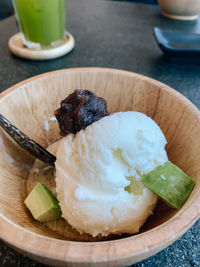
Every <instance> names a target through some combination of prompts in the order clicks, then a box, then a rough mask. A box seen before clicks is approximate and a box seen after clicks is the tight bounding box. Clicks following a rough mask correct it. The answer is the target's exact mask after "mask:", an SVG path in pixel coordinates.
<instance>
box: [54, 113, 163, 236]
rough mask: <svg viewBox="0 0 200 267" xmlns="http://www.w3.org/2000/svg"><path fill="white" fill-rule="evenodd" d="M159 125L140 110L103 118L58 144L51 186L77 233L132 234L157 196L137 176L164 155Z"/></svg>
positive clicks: (157, 162) (141, 174)
mask: <svg viewBox="0 0 200 267" xmlns="http://www.w3.org/2000/svg"><path fill="white" fill-rule="evenodd" d="M165 145H166V139H165V137H164V135H163V133H162V131H161V130H160V128H159V126H158V125H157V124H156V123H155V122H154V121H153V120H152V119H151V118H149V117H147V116H146V115H144V114H142V113H139V112H133V111H129V112H119V113H114V114H112V115H110V116H106V117H103V118H102V119H100V120H99V121H97V122H94V123H93V124H91V125H89V126H88V127H87V128H86V129H85V130H81V131H80V132H78V133H77V134H76V135H74V134H69V135H68V136H66V137H64V138H63V139H62V141H61V143H60V145H59V148H58V151H57V154H56V157H57V160H56V163H55V165H56V191H57V197H58V200H59V202H60V206H61V209H62V216H63V218H65V219H66V220H67V221H68V222H69V223H70V224H71V225H72V226H73V227H74V228H76V229H77V230H78V231H79V232H80V233H83V232H85V233H89V234H91V235H92V236H97V235H98V234H101V235H102V236H107V235H109V234H121V233H136V232H138V231H139V228H140V227H141V225H142V224H143V223H144V222H145V220H146V219H147V217H148V216H149V215H150V214H151V213H152V211H153V209H154V207H155V204H156V201H157V197H156V195H155V194H154V193H152V192H151V191H150V190H149V189H148V188H146V187H145V186H144V185H143V184H142V182H141V178H142V177H143V176H144V175H145V174H147V173H148V172H150V171H151V170H153V169H154V168H155V167H157V166H158V165H161V164H163V163H164V162H166V161H167V160H168V158H167V154H166V151H165Z"/></svg>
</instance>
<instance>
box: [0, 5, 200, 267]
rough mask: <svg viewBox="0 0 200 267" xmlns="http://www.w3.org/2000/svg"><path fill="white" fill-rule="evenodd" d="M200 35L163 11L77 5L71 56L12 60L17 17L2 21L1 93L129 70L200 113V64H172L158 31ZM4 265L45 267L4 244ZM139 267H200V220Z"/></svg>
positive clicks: (198, 23) (72, 10)
mask: <svg viewBox="0 0 200 267" xmlns="http://www.w3.org/2000/svg"><path fill="white" fill-rule="evenodd" d="M155 26H159V27H161V28H163V29H166V30H174V31H180V32H188V33H191V32H193V33H200V19H198V20H195V21H190V22H183V21H176V20H170V19H167V18H164V17H162V16H161V15H160V10H159V7H158V6H153V5H144V4H136V3H130V2H119V1H117V2H115V1H108V0H107V1H106V0H71V1H68V4H67V30H68V31H69V32H71V33H72V34H73V35H74V37H75V40H76V47H75V49H74V50H73V51H72V52H71V53H70V54H68V55H66V56H64V57H62V58H59V59H54V60H51V61H28V60H24V59H20V58H17V57H15V56H12V55H11V54H10V52H9V50H8V45H7V43H8V40H9V38H10V37H11V36H12V35H13V34H14V33H16V32H17V31H18V28H17V24H16V20H15V17H14V16H13V17H10V18H8V19H6V20H3V21H2V22H0V58H1V60H0V85H1V86H0V87H1V89H0V91H3V90H5V89H7V88H9V87H10V86H12V85H13V84H15V83H17V82H20V81H22V80H24V79H26V78H29V77H32V76H34V75H37V74H41V73H44V72H48V71H53V70H58V69H63V68H73V67H107V68H116V69H123V70H128V71H132V72H136V73H139V74H143V75H146V76H149V77H151V78H154V79H157V80H159V81H161V82H164V83H166V84H167V85H169V86H171V87H173V88H174V89H176V90H177V91H179V92H180V93H181V94H183V95H184V96H186V97H187V98H188V99H189V100H190V101H191V102H192V103H193V104H195V105H196V106H197V107H198V108H200V65H198V64H191V63H182V64H180V63H172V62H169V61H167V60H166V58H165V57H164V56H163V54H162V52H161V51H160V49H159V48H158V46H157V44H156V42H155V40H154V37H153V34H152V33H153V27H155ZM0 266H37V267H39V266H45V265H42V264H40V263H36V262H34V261H32V260H30V259H28V258H26V257H24V256H23V255H21V254H18V253H17V252H15V251H14V250H12V249H10V248H8V247H7V246H6V245H4V244H3V243H1V242H0ZM133 266H140V267H141V266H162V267H163V266H200V220H199V221H197V222H196V223H195V225H194V226H192V227H191V228H190V229H189V230H188V231H187V232H186V233H185V234H184V235H183V236H182V237H181V238H180V239H179V240H177V241H176V242H175V243H173V244H172V245H171V246H169V247H168V248H166V249H165V250H163V251H161V252H159V253H158V254H156V255H154V256H152V257H150V258H149V259H146V260H144V261H142V262H140V263H137V264H135V265H133Z"/></svg>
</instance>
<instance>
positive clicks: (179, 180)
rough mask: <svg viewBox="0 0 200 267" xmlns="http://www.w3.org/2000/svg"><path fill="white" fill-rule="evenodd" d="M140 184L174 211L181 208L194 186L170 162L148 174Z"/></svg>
mask: <svg viewBox="0 0 200 267" xmlns="http://www.w3.org/2000/svg"><path fill="white" fill-rule="evenodd" d="M142 182H143V184H144V185H146V186H147V187H148V188H149V189H151V190H152V191H153V192H154V193H155V194H157V195H158V196H159V197H160V198H161V199H163V200H164V201H166V202H167V203H168V204H169V205H170V206H172V207H174V208H176V209H180V208H181V207H182V206H183V204H184V203H185V201H186V200H187V199H188V197H189V196H190V194H191V192H192V190H193V188H194V185H195V182H194V181H193V180H192V179H191V178H190V177H189V176H188V175H187V174H185V173H184V172H183V171H182V170H181V169H180V168H179V167H177V166H176V165H174V164H173V163H172V162H170V161H167V162H165V163H164V164H163V165H160V166H158V167H157V168H155V169H154V170H153V171H151V172H149V173H148V174H147V175H146V176H145V177H144V178H143V179H142Z"/></svg>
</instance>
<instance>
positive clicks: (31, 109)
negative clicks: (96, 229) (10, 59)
mask: <svg viewBox="0 0 200 267" xmlns="http://www.w3.org/2000/svg"><path fill="white" fill-rule="evenodd" d="M77 88H78V89H90V90H92V91H94V92H95V93H96V94H97V95H98V96H102V97H104V98H105V99H106V100H107V103H108V110H109V111H110V112H115V111H127V110H135V111H140V112H143V113H145V114H147V115H148V116H150V117H152V118H153V119H154V120H155V121H156V122H157V123H158V124H159V126H160V127H161V129H162V131H163V132H164V134H165V136H166V138H167V141H168V144H167V152H168V156H169V159H170V160H171V161H172V162H174V163H175V164H177V165H178V166H179V167H180V168H182V169H183V170H184V171H185V172H186V173H187V174H188V175H190V176H191V177H192V178H193V179H194V180H195V181H196V185H195V188H194V190H193V192H192V194H191V196H190V197H189V199H188V200H187V202H186V203H185V205H184V206H183V207H182V209H181V210H180V211H178V212H174V210H171V209H166V210H165V209H163V208H162V207H160V209H159V208H158V210H157V213H156V214H157V215H156V216H157V217H156V216H152V217H151V218H150V222H147V226H146V228H144V229H143V231H142V232H140V233H139V234H137V235H134V236H130V237H126V238H122V239H118V240H111V241H105V242H74V241H69V240H63V239H65V238H64V237H62V236H60V235H58V234H56V233H54V232H53V231H51V230H49V229H48V228H47V227H45V226H44V225H42V224H40V223H38V222H36V221H34V220H32V218H31V216H30V214H29V213H28V211H27V210H26V208H25V206H24V204H23V201H24V199H25V197H26V181H27V177H28V174H29V172H30V169H31V168H32V164H33V162H34V159H33V158H32V157H31V156H30V155H29V154H28V153H27V152H24V151H23V150H22V149H21V148H20V147H19V146H18V145H17V144H15V143H14V142H13V141H12V140H11V138H10V137H9V136H8V135H7V134H6V133H4V132H3V130H1V129H0V148H1V149H0V237H1V239H2V240H4V241H5V242H6V243H7V244H9V245H10V246H12V247H14V248H15V249H17V250H18V251H20V252H22V253H24V254H25V255H27V256H29V257H31V258H33V259H35V260H37V261H40V262H43V263H48V264H51V265H56V266H66V264H68V265H69V266H124V265H130V264H132V263H135V262H137V261H139V260H142V259H144V258H146V257H149V256H151V255H153V254H154V253H156V252H158V251H160V250H161V249H163V248H165V247H166V246H168V245H169V244H171V243H172V242H173V241H175V240H176V239H177V238H178V237H180V236H181V235H182V234H183V233H184V232H185V231H186V230H187V229H188V228H189V227H190V226H191V225H192V224H193V223H194V222H195V221H196V220H197V218H198V217H199V216H200V205H199V203H200V190H199V189H200V142H199V136H200V112H199V110H198V109H197V108H196V107H194V106H193V105H192V103H191V102H189V101H188V100H187V99H186V98H184V97H183V96H182V95H180V94H179V93H178V92H176V91H175V90H173V89H170V88H169V87H167V86H166V85H164V84H162V83H160V82H157V81H155V80H152V79H150V78H147V77H144V76H141V75H138V74H134V73H130V72H125V71H118V70H112V69H101V68H82V69H68V70H60V71H56V72H52V73H47V74H43V75H39V76H36V77H33V78H31V79H29V80H26V81H24V82H21V83H19V84H17V85H15V86H13V87H12V88H10V89H8V90H7V91H5V92H4V93H2V94H1V95H0V113H2V114H3V115H4V116H5V117H6V118H8V119H9V120H10V121H11V123H13V124H15V125H16V126H17V127H18V128H20V129H21V130H22V131H23V132H26V134H27V135H28V136H30V137H31V138H33V139H34V140H36V141H37V142H38V143H40V144H41V145H42V146H45V147H47V146H48V145H50V144H52V143H53V142H55V141H57V140H58V139H59V129H58V126H57V123H56V122H55V121H54V120H52V116H53V113H54V110H55V109H57V108H58V106H59V103H60V101H61V100H62V99H63V98H65V97H66V96H67V95H68V94H69V93H71V92H72V91H74V90H75V89H77ZM163 210H164V212H163Z"/></svg>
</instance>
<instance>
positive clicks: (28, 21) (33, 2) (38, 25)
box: [12, 0, 66, 49]
mask: <svg viewBox="0 0 200 267" xmlns="http://www.w3.org/2000/svg"><path fill="white" fill-rule="evenodd" d="M12 2H13V6H14V10H15V13H16V17H17V21H18V23H19V27H20V31H21V32H22V35H23V42H24V45H25V46H26V47H28V48H33V49H42V48H44V47H55V46H58V45H60V44H62V42H64V39H65V7H66V2H65V0H12Z"/></svg>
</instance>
